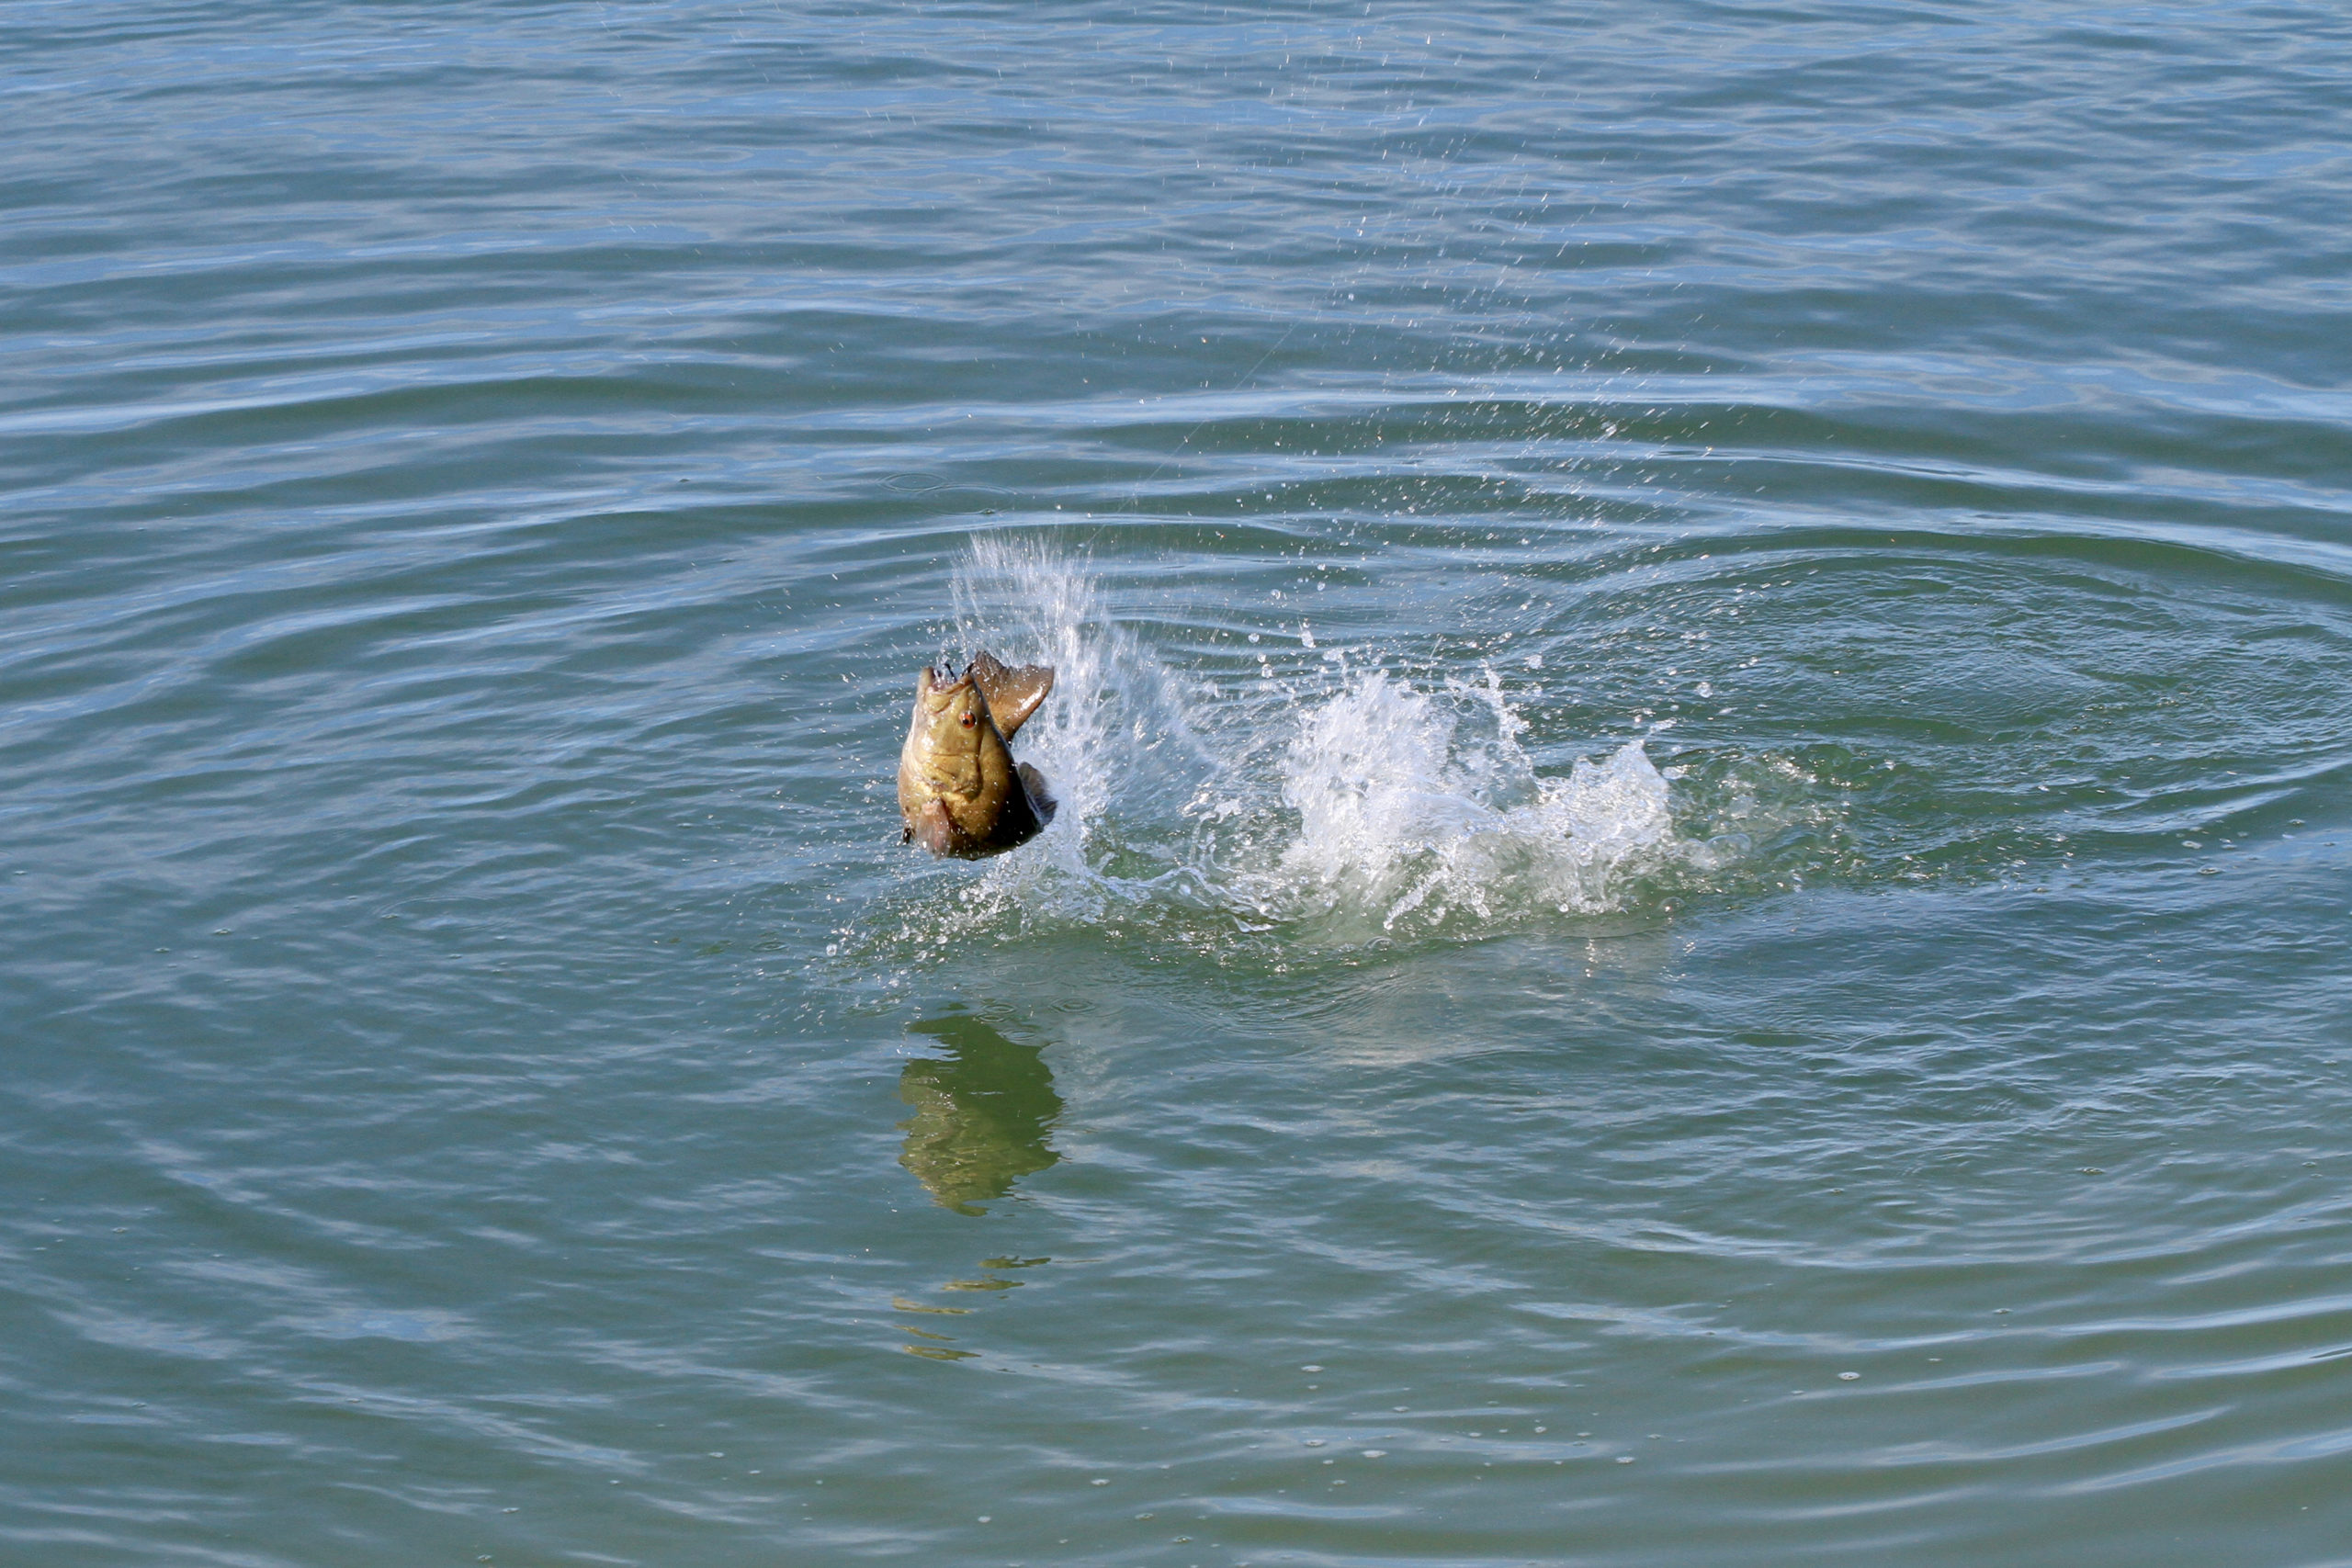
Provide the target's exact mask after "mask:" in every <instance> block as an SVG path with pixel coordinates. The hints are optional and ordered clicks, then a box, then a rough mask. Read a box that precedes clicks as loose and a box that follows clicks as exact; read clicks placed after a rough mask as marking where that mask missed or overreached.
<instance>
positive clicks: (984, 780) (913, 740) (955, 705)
mask: <svg viewBox="0 0 2352 1568" xmlns="http://www.w3.org/2000/svg"><path fill="white" fill-rule="evenodd" d="M1053 689H1054V672H1053V671H1051V670H1049V669H1047V668H1046V666H1044V665H1042V664H1024V665H1022V666H1021V667H1019V668H1018V669H1007V668H1006V667H1005V666H1003V665H1002V664H1000V663H998V662H997V661H996V660H994V659H992V658H990V657H989V655H988V654H987V653H986V652H982V653H979V654H977V655H975V656H974V657H973V660H972V662H971V663H970V664H969V665H968V666H967V667H966V668H965V671H964V672H963V673H962V674H961V675H951V674H950V672H949V671H948V670H940V671H932V670H930V669H925V670H924V671H923V672H922V674H921V675H920V676H918V677H916V680H915V712H914V719H913V722H911V723H910V724H909V725H908V727H907V743H906V745H905V746H904V747H902V748H901V749H900V750H899V810H900V811H901V812H903V813H904V814H905V816H906V818H907V830H906V833H905V834H904V836H903V837H901V838H900V840H899V842H901V843H917V844H921V845H922V847H923V848H924V849H927V850H929V851H930V852H932V853H933V854H935V855H954V856H956V858H957V859H959V860H979V859H982V858H984V857H986V856H989V855H994V854H1002V853H1003V852H1005V851H1007V850H1009V849H1012V847H1013V846H1014V845H1016V844H1025V843H1027V842H1028V841H1029V840H1032V839H1034V838H1035V837H1036V836H1037V835H1038V834H1039V833H1040V832H1042V831H1043V830H1044V829H1045V826H1046V823H1048V822H1050V821H1052V820H1053V819H1054V799H1053V797H1052V796H1051V795H1047V794H1046V781H1045V778H1044V776H1043V775H1042V774H1040V773H1038V772H1037V770H1036V769H1035V768H1033V767H1031V766H1030V765H1029V764H1028V763H1026V762H1020V763H1016V762H1014V761H1013V760H1012V750H1011V749H1010V748H1009V747H1007V746H1006V745H1005V742H1006V741H1007V740H1009V739H1012V735H1013V732H1014V731H1016V730H1018V729H1019V728H1021V727H1022V725H1023V724H1024V723H1026V722H1027V720H1028V718H1029V716H1030V715H1031V714H1033V713H1035V712H1036V711H1037V705H1038V704H1039V703H1042V702H1044V701H1045V700H1046V693H1048V692H1050V691H1052V690H1053Z"/></svg>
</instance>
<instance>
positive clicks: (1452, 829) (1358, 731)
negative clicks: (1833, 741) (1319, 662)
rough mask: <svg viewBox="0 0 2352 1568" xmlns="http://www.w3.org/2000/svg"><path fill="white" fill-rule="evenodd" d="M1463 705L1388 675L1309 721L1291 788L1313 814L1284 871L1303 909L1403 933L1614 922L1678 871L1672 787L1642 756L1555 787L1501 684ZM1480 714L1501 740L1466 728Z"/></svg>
mask: <svg viewBox="0 0 2352 1568" xmlns="http://www.w3.org/2000/svg"><path fill="white" fill-rule="evenodd" d="M1448 695H1449V697H1451V698H1452V699H1453V701H1452V703H1451V704H1448V703H1442V702H1441V701H1439V700H1437V699H1435V698H1433V697H1431V696H1430V695H1427V694H1422V693H1419V692H1416V691H1414V690H1413V689H1412V688H1411V687H1410V686H1408V685H1406V684H1404V683H1403V682H1397V681H1393V680H1391V679H1390V678H1389V677H1388V676H1387V675H1385V674H1384V673H1382V672H1380V671H1373V672H1371V673H1369V674H1365V675H1362V676H1358V677H1357V678H1355V679H1354V680H1353V681H1352V682H1350V683H1349V684H1348V685H1347V686H1346V687H1345V688H1344V689H1343V690H1341V691H1340V692H1339V693H1338V694H1335V695H1333V696H1331V697H1330V698H1329V699H1328V700H1327V701H1325V702H1324V703H1323V704H1322V705H1320V706H1319V707H1317V708H1314V709H1311V710H1309V711H1308V712H1306V714H1305V715H1304V716H1303V722H1302V724H1301V726H1300V730H1299V734H1298V738H1297V739H1295V741H1294V742H1293V743H1292V744H1291V746H1290V749H1289V751H1288V754H1287V756H1286V757H1285V759H1284V767H1283V800H1284V801H1285V802H1286V803H1287V804H1288V805H1289V806H1290V807H1292V808H1293V809H1294V810H1295V811H1296V812H1297V813H1298V824H1299V825H1298V836H1297V839H1296V840H1295V842H1294V843H1293V844H1292V845H1291V846H1290V847H1289V848H1288V849H1287V850H1285V851H1284V852H1283V857H1282V863H1281V869H1282V872H1283V875H1284V876H1285V877H1286V878H1287V879H1288V880H1289V882H1290V884H1291V886H1290V889H1289V891H1290V894H1291V897H1292V898H1293V900H1294V901H1295V902H1297V903H1300V904H1303V905H1304V906H1306V908H1310V909H1314V910H1316V911H1317V912H1324V911H1329V912H1333V913H1352V914H1357V915H1362V916H1370V917H1374V918H1376V919H1378V920H1379V921H1380V924H1381V927H1382V929H1383V930H1384V931H1396V930H1397V928H1398V926H1399V925H1400V924H1402V923H1405V922H1408V921H1412V920H1416V919H1418V920H1419V922H1421V923H1431V924H1433V923H1436V922H1439V921H1442V920H1444V919H1446V918H1447V917H1448V916H1450V915H1454V914H1457V913H1463V914H1468V915H1471V916H1474V917H1476V919H1477V920H1478V921H1480V922H1491V921H1495V920H1498V919H1511V918H1514V917H1525V916H1527V915H1530V914H1533V913H1537V912H1541V911H1544V910H1550V911H1554V912H1556V913H1559V914H1564V915H1587V914H1600V913H1604V912H1606V911H1609V910H1611V909H1614V908H1618V907H1619V904H1620V901H1621V900H1620V893H1621V891H1622V888H1623V884H1624V883H1625V882H1626V881H1628V880H1629V879H1630V878H1631V877H1632V876H1634V875H1635V874H1638V873H1639V872H1641V871H1642V870H1644V869H1647V868H1651V867H1655V866H1657V865H1658V864H1660V863H1663V861H1664V859H1665V857H1666V852H1668V850H1669V848H1670V847H1671V846H1672V845H1673V843H1674V827H1673V821H1672V818H1670V816H1669V815H1668V792H1667V783H1666V780H1665V779H1664V778H1663V777H1662V776H1660V774H1659V773H1658V771H1657V769H1656V768H1655V767H1653V766H1652V765H1651V764H1650V761H1649V758H1648V756H1647V755H1646V754H1645V752H1644V751H1643V749H1642V743H1641V742H1640V741H1638V740H1636V741H1634V742H1632V743H1630V744H1628V745H1626V746H1625V747H1623V748H1622V749H1621V750H1618V751H1616V752H1615V753H1614V754H1612V755H1611V756H1610V757H1609V758H1607V759H1606V760H1605V761H1600V762H1593V761H1583V760H1579V761H1577V762H1576V764H1575V765H1574V767H1573V769H1572V770H1571V772H1570V773H1569V775H1568V776H1567V777H1566V778H1565V779H1560V778H1539V777H1537V776H1536V774H1535V771H1534V767H1533V764H1532V761H1531V760H1530V759H1529V757H1528V755H1527V753H1526V752H1525V751H1524V750H1521V747H1520V744H1519V739H1518V737H1519V735H1520V733H1521V731H1522V730H1523V729H1524V728H1526V727H1525V725H1524V724H1523V723H1522V722H1521V719H1520V718H1519V716H1518V715H1517V714H1516V713H1514V712H1513V711H1512V710H1511V708H1510V705H1509V704H1508V703H1506V702H1505V701H1504V699H1503V695H1502V691H1501V687H1500V683H1499V682H1498V681H1497V680H1496V678H1495V676H1494V675H1493V673H1492V672H1491V671H1489V672H1488V674H1487V681H1486V683H1485V684H1484V685H1482V686H1476V687H1465V686H1462V685H1459V684H1456V685H1455V686H1453V688H1452V689H1451V691H1450V692H1449V694H1448ZM1465 704H1474V705H1476V706H1482V707H1483V708H1484V710H1485V714H1484V716H1485V717H1486V718H1487V720H1488V721H1489V725H1488V728H1487V730H1486V732H1485V733H1475V732H1471V731H1470V729H1469V727H1468V726H1467V725H1465V723H1464V718H1465V717H1466V716H1469V715H1465V713H1464V705H1465ZM1471 712H1472V713H1473V714H1475V713H1476V707H1473V708H1472V709H1471Z"/></svg>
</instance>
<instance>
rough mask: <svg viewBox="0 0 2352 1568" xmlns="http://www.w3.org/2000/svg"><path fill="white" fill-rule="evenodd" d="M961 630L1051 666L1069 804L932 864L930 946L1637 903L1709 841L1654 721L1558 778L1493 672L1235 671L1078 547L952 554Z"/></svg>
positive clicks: (1027, 736)
mask: <svg viewBox="0 0 2352 1568" xmlns="http://www.w3.org/2000/svg"><path fill="white" fill-rule="evenodd" d="M956 636H957V637H958V638H959V639H960V641H961V644H962V646H961V648H960V649H958V650H956V651H957V653H958V654H959V655H960V654H961V653H967V652H969V651H970V650H971V649H978V648H982V647H985V648H988V649H990V650H991V651H993V652H995V653H997V654H998V655H999V657H1001V658H1004V659H1006V660H1017V661H1027V660H1038V661H1042V662H1046V663H1049V664H1051V665H1052V666H1053V667H1054V669H1055V671H1056V682H1055V687H1054V694H1053V696H1052V697H1051V698H1050V699H1049V700H1048V701H1047V702H1046V705H1045V706H1044V707H1043V708H1041V709H1040V710H1039V712H1038V714H1037V716H1035V717H1034V718H1032V719H1031V720H1030V721H1029V723H1028V725H1027V726H1025V727H1024V728H1023V730H1022V731H1021V735H1020V738H1019V740H1018V743H1017V746H1016V750H1017V751H1018V752H1019V754H1020V755H1021V757H1022V758H1023V760H1024V761H1030V762H1033V763H1035V765H1036V766H1037V768H1038V769H1039V770H1040V771H1041V772H1042V773H1044V774H1045V776H1046V780H1047V782H1048V784H1049V786H1050V787H1051V789H1052V791H1053V793H1054V795H1055V796H1056V798H1057V800H1058V801H1059V802H1060V810H1059V813H1058V814H1057V817H1056V818H1055V820H1054V822H1053V823H1052V825H1051V826H1050V827H1048V828H1047V829H1046V831H1045V833H1044V834H1042V835H1041V836H1040V837H1039V838H1038V839H1037V840H1035V841H1034V842H1033V843H1031V844H1029V845H1026V846H1024V847H1023V848H1022V849H1021V850H1020V851H1018V852H1015V853H1012V854H1007V855H1003V856H1000V857H998V858H996V859H994V860H991V861H989V862H987V863H984V865H982V866H981V867H980V868H978V874H977V876H974V875H972V874H970V873H969V872H968V871H967V870H965V869H964V868H961V867H931V866H925V867H924V868H923V869H924V870H925V872H927V873H937V874H943V875H944V878H945V879H946V881H945V885H944V886H943V885H941V884H940V883H939V882H937V881H935V880H933V877H932V876H929V875H926V876H925V877H924V878H923V883H922V892H921V893H920V894H919V895H918V897H919V899H920V901H921V903H922V908H920V909H913V910H910V909H904V908H902V909H901V910H900V913H901V915H902V916H903V919H902V921H901V927H900V929H901V932H902V934H904V935H906V936H908V937H910V938H912V939H914V940H915V941H917V942H918V943H921V942H923V940H924V939H925V937H926V936H927V937H928V938H929V939H930V940H931V941H933V942H935V941H936V940H937V939H938V937H939V936H940V935H941V934H942V932H943V931H953V932H956V933H959V934H960V933H964V932H970V931H978V930H986V929H989V928H995V929H998V930H1001V931H1007V932H1008V933H1009V932H1012V931H1020V930H1023V929H1027V928H1029V927H1031V926H1032V925H1034V924H1035V923H1036V922H1039V921H1044V922H1047V923H1056V924H1068V923H1086V922H1096V921H1105V922H1112V921H1115V922H1128V921H1134V922H1138V923H1143V924H1148V925H1153V926H1156V927H1158V928H1160V929H1163V930H1165V931H1167V932H1168V934H1170V935H1180V936H1190V937H1192V938H1193V939H1196V941H1197V942H1199V943H1201V944H1213V943H1214V942H1216V941H1218V940H1220V939H1223V938H1227V937H1230V936H1232V935H1234V934H1236V933H1253V934H1254V933H1263V934H1268V935H1272V936H1274V937H1276V938H1278V939H1280V938H1283V937H1288V938H1293V939H1296V940H1299V941H1301V942H1306V944H1307V945H1310V946H1320V945H1329V944H1337V945H1342V946H1345V945H1352V944H1354V943H1356V942H1362V941H1373V940H1384V939H1385V940H1394V939H1397V938H1400V937H1410V936H1414V935H1423V934H1439V933H1442V934H1445V935H1451V936H1476V935H1479V934H1484V933H1486V932H1489V931H1496V930H1499V929H1504V928H1508V927H1512V926H1517V925H1523V924H1526V923H1529V922H1532V921H1541V920H1544V919H1557V918H1559V917H1562V916H1577V917H1582V916H1592V915H1601V914H1608V913H1611V912H1614V911H1618V910H1621V909H1623V908H1627V907H1628V906H1629V905H1630V904H1631V903H1632V902H1633V901H1634V899H1635V898H1637V897H1638V896H1639V895H1640V894H1641V892H1642V891H1643V890H1645V888H1649V887H1651V886H1652V884H1651V883H1650V882H1648V881H1645V878H1648V877H1650V876H1651V874H1654V873H1658V872H1663V871H1666V870H1668V868H1670V867H1673V866H1677V865H1688V864H1690V863H1692V862H1693V861H1694V860H1698V859H1704V858H1705V853H1706V852H1705V849H1704V846H1700V845H1693V844H1690V843H1686V842H1684V841H1683V840H1679V839H1678V838H1677V836H1676V834H1675V830H1674V826H1673V821H1672V817H1671V813H1670V805H1671V802H1670V797H1669V791H1668V782H1667V779H1666V778H1665V777H1664V776H1663V775H1662V774H1661V773H1659V772H1658V770H1657V768H1656V767H1655V766H1653V765H1652V763H1651V762H1650V760H1649V758H1648V756H1647V754H1646V753H1645V750H1644V749H1643V746H1642V743H1641V741H1639V740H1638V739H1636V740H1634V741H1631V742H1628V743H1626V744H1624V745H1623V746H1620V747H1618V748H1617V749H1615V750H1612V751H1610V752H1608V753H1606V754H1604V755H1602V756H1600V757H1599V758H1597V759H1580V760H1577V761H1575V762H1574V763H1573V765H1572V766H1571V768H1570V771H1569V772H1568V773H1567V775H1566V777H1559V776H1550V777H1546V776H1544V775H1541V774H1539V773H1537V771H1536V764H1535V761H1534V760H1533V759H1532V757H1531V756H1530V755H1529V754H1528V752H1527V751H1526V750H1524V749H1523V747H1522V746H1521V739H1520V738H1521V735H1522V733H1523V732H1524V731H1525V729H1526V728H1527V726H1526V723H1525V721H1524V720H1523V719H1522V718H1521V716H1520V715H1519V714H1518V712H1516V711H1515V710H1514V709H1513V708H1512V706H1511V705H1510V702H1509V701H1507V700H1506V697H1505V694H1504V692H1503V689H1502V684H1501V682H1500V680H1499V679H1498V677H1497V676H1496V674H1495V672H1494V671H1492V670H1491V669H1489V670H1487V671H1484V676H1483V679H1482V680H1478V681H1462V680H1449V681H1445V682H1442V683H1441V684H1438V685H1435V686H1432V687H1431V688H1430V689H1428V690H1421V689H1417V688H1416V687H1415V686H1414V685H1412V684H1411V683H1409V682H1408V681H1406V680H1404V679H1402V678H1401V677H1398V676H1397V675H1394V674H1392V673H1390V672H1388V671H1385V670H1383V669H1381V668H1379V667H1378V666H1377V665H1376V664H1367V663H1366V662H1365V661H1364V660H1363V659H1362V657H1361V656H1360V655H1359V656H1358V657H1357V658H1356V659H1353V660H1351V659H1350V658H1348V657H1346V656H1344V655H1339V656H1336V657H1334V656H1332V655H1330V654H1329V651H1328V650H1327V653H1326V659H1327V660H1328V661H1318V662H1317V663H1316V664H1314V665H1308V666H1302V667H1301V668H1299V669H1298V670H1297V671H1294V672H1291V673H1288V674H1283V672H1280V671H1275V670H1273V669H1272V668H1271V667H1269V666H1265V665H1263V664H1261V671H1260V677H1259V678H1258V679H1256V680H1250V681H1244V682H1232V681H1223V682H1220V681H1219V680H1218V679H1216V678H1215V672H1213V671H1179V670H1174V669H1171V668H1170V667H1169V666H1168V665H1167V664H1166V663H1164V662H1163V661H1162V660H1160V659H1159V657H1158V656H1157V655H1156V654H1155V652H1154V651H1153V650H1152V649H1150V648H1148V647H1147V646H1145V645H1144V644H1143V643H1142V642H1141V640H1140V639H1138V638H1137V637H1135V636H1133V635H1132V634H1131V633H1129V632H1127V631H1125V629H1123V628H1121V627H1120V626H1117V625H1115V624H1114V622H1113V620H1112V619H1111V617H1110V615H1108V614H1107V613H1106V609H1105V606H1104V605H1103V603H1102V600H1101V596H1100V593H1099V592H1098V590H1097V588H1096V585H1095V583H1094V581H1093V579H1092V578H1091V575H1090V574H1089V573H1088V572H1087V570H1085V568H1084V566H1083V564H1082V563H1081V562H1079V561H1076V560H1072V559H1070V558H1065V557H1061V556H1057V555H1055V554H1051V553H1049V552H1047V551H1046V550H1045V549H1043V548H1041V547H1037V546H1035V545H1034V544H1028V543H1023V542H1019V541H1009V540H1004V539H995V538H991V539H983V540H981V541H980V542H979V543H978V545H977V546H976V547H975V548H974V551H973V554H972V556H971V558H970V559H969V560H968V562H967V564H966V566H965V567H964V568H963V570H960V571H959V573H958V574H957V578H956Z"/></svg>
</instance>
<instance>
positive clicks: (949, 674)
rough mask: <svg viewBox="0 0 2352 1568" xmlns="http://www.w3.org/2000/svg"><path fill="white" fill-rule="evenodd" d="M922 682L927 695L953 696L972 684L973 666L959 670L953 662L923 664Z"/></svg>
mask: <svg viewBox="0 0 2352 1568" xmlns="http://www.w3.org/2000/svg"><path fill="white" fill-rule="evenodd" d="M922 684H923V691H924V694H925V695H927V696H933V697H952V696H954V695H955V694H956V693H957V692H960V691H963V690H964V689H966V688H967V687H968V686H970V685H971V684H972V670H971V666H969V665H967V666H965V667H964V669H963V670H962V671H957V670H956V666H955V665H953V664H946V663H942V664H927V665H925V666H923V671H922Z"/></svg>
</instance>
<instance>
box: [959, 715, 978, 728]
mask: <svg viewBox="0 0 2352 1568" xmlns="http://www.w3.org/2000/svg"><path fill="white" fill-rule="evenodd" d="M960 722H961V723H962V724H963V726H964V728H967V729H969V728H972V726H974V725H976V724H978V723H979V722H980V721H979V717H978V715H976V714H968V713H967V714H966V715H965V716H963V718H962V720H961V721H960Z"/></svg>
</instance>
